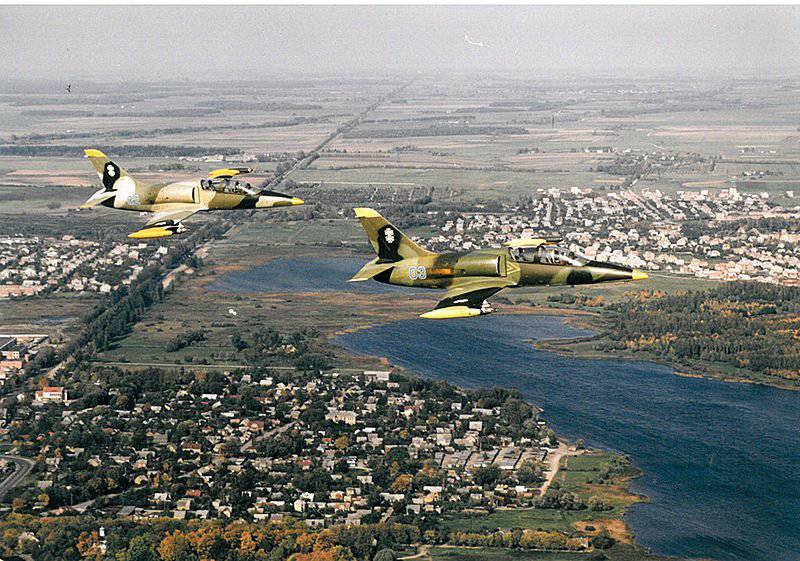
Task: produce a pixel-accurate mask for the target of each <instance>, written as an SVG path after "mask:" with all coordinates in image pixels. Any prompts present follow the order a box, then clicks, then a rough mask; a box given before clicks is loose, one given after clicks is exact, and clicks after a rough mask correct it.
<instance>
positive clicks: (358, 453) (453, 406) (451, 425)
mask: <svg viewBox="0 0 800 561" xmlns="http://www.w3.org/2000/svg"><path fill="white" fill-rule="evenodd" d="M255 376H256V374H244V375H237V376H236V379H234V378H233V376H232V375H229V374H227V373H226V381H225V383H223V384H220V385H219V386H218V389H214V390H211V389H209V387H208V386H207V385H201V384H196V383H191V384H188V385H187V384H185V383H183V384H176V385H175V386H174V387H173V388H172V389H170V390H167V391H160V392H157V394H142V396H143V397H140V398H138V399H136V400H128V399H125V398H124V396H122V394H121V393H120V390H118V389H116V388H113V387H111V388H109V389H108V395H109V398H110V399H111V402H112V405H105V404H104V405H98V406H94V407H85V408H81V406H80V400H78V401H77V403H74V404H73V406H71V407H67V406H66V405H65V404H64V399H65V398H66V391H65V390H64V388H42V389H41V390H39V393H41V395H39V394H38V393H37V396H36V400H38V401H41V400H45V399H47V400H49V401H48V403H49V404H50V407H57V408H59V409H60V417H58V418H59V421H58V427H54V428H57V429H58V431H59V433H60V434H62V435H63V440H65V441H67V442H71V441H77V440H78V439H77V438H73V437H71V436H70V434H71V433H75V434H85V433H86V431H89V430H91V429H92V427H96V426H102V427H103V429H102V432H103V433H104V435H105V438H108V439H110V440H112V441H113V442H114V444H113V445H104V446H94V447H93V446H90V445H88V444H87V445H84V446H74V445H73V446H63V445H60V446H57V445H50V444H46V443H43V447H42V450H41V454H40V456H41V457H42V458H43V460H44V466H45V470H44V471H43V472H42V473H40V474H39V475H38V481H35V482H33V484H34V485H36V486H38V487H39V488H40V489H42V490H44V491H52V490H53V489H54V488H56V487H58V486H63V485H66V484H69V482H68V481H67V480H66V479H65V478H64V477H63V474H64V473H69V474H70V477H77V478H80V479H81V480H83V481H86V480H87V479H88V480H92V478H94V477H95V476H97V477H99V475H100V474H102V475H103V477H102V479H103V480H106V479H108V478H112V479H113V477H115V476H114V475H113V474H116V476H117V477H122V478H123V481H119V482H118V483H117V484H116V486H115V488H114V491H113V493H112V492H110V490H109V493H108V494H109V495H113V496H114V501H112V502H113V503H114V504H115V506H113V507H107V506H104V507H101V506H99V504H100V503H98V504H97V505H95V503H94V500H96V499H97V498H98V497H97V496H94V497H92V500H89V501H86V502H83V503H82V504H79V505H78V506H76V507H75V508H79V509H80V510H91V509H94V508H97V509H100V510H103V511H104V513H105V514H116V515H117V516H133V517H139V518H149V517H152V518H155V517H163V516H171V517H174V518H177V519H187V518H188V519H211V518H227V517H239V516H242V517H245V518H250V519H253V520H265V519H266V520H278V519H282V518H284V517H295V518H301V519H303V520H305V521H306V523H307V524H309V525H312V526H326V525H330V524H335V523H348V524H360V523H366V522H376V521H380V520H384V519H387V518H388V517H389V516H391V515H392V514H393V513H394V514H403V515H409V516H415V515H425V514H426V513H431V514H436V513H441V512H443V511H444V510H448V505H449V508H455V507H454V505H458V508H467V507H469V508H479V509H480V508H488V507H495V506H502V505H520V504H530V503H531V501H532V500H533V499H534V498H535V497H537V496H538V495H539V490H540V486H541V484H542V481H541V479H538V480H535V481H533V480H531V478H530V477H528V478H525V479H524V481H525V482H524V483H523V482H521V481H520V480H519V479H518V478H517V477H516V474H517V473H518V471H519V470H520V469H521V468H522V467H523V466H525V468H526V469H527V470H528V471H529V472H530V471H531V470H532V469H534V467H535V466H538V467H536V469H539V470H540V469H541V462H543V461H544V459H545V456H546V455H547V453H548V450H549V447H550V446H552V444H554V443H555V441H551V437H552V432H551V431H550V430H549V429H548V428H547V427H546V426H545V423H544V421H542V420H539V419H538V415H537V414H538V411H537V410H535V409H534V408H533V407H532V406H530V405H528V404H524V403H523V402H519V405H518V406H517V407H516V408H515V409H514V411H515V413H513V414H510V415H509V414H507V413H506V412H505V409H504V408H503V407H502V406H491V407H489V406H484V407H480V406H478V403H479V402H478V403H476V402H475V400H474V399H473V398H472V397H470V395H469V394H467V393H464V392H461V391H460V390H455V389H453V390H452V391H451V392H449V394H448V396H447V397H441V396H440V395H439V393H438V392H437V391H434V389H433V384H432V383H431V386H430V387H427V386H420V385H419V384H411V383H409V381H408V380H407V379H405V378H403V377H398V376H396V375H394V374H390V373H389V372H383V371H380V372H376V371H366V372H363V373H358V374H343V373H338V372H330V373H317V372H315V373H313V375H312V374H310V373H309V374H305V373H303V374H301V373H300V372H296V373H293V374H291V375H288V374H287V375H282V376H281V377H280V378H279V377H277V376H276V377H261V378H260V379H255ZM418 387H419V389H415V388H418ZM426 388H427V389H426ZM120 397H122V399H119V398H120ZM123 403H124V404H125V405H124V407H123V406H121V405H122V404H123ZM520 407H522V408H523V409H520ZM520 411H522V412H520ZM25 415H28V419H27V420H25V421H24V422H26V423H30V424H31V426H33V423H34V422H35V419H37V418H41V417H42V416H43V415H45V410H43V409H42V408H41V407H31V408H19V409H18V410H17V417H18V418H19V417H24V416H25ZM50 415H52V412H51V414H50ZM515 415H516V416H515ZM13 424H14V421H13V420H12V421H11V425H13ZM87 469H88V470H89V472H88V473H81V470H87ZM487 473H489V475H487ZM481 474H482V475H481ZM126 489H127V490H126ZM59 492H60V493H61V495H62V496H63V494H64V491H63V490H60V491H59ZM101 495H102V493H101ZM75 504H77V501H76V503H75ZM73 506H74V505H73ZM40 508H41V509H42V510H45V508H44V506H43V505H40ZM68 510H70V509H68V508H64V507H60V508H57V509H52V508H51V510H50V512H51V513H52V514H59V513H61V512H66V511H68Z"/></svg>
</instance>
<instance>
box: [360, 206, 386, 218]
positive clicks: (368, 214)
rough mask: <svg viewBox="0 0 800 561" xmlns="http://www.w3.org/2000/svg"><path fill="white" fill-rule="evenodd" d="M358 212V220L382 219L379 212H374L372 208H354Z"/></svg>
mask: <svg viewBox="0 0 800 561" xmlns="http://www.w3.org/2000/svg"><path fill="white" fill-rule="evenodd" d="M353 210H354V211H355V212H356V218H380V216H381V215H380V214H378V211H376V210H372V209H371V208H354V209H353Z"/></svg>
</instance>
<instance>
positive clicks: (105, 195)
mask: <svg viewBox="0 0 800 561" xmlns="http://www.w3.org/2000/svg"><path fill="white" fill-rule="evenodd" d="M116 194H117V192H116V191H106V190H105V189H100V190H99V191H98V192H97V193H95V194H94V195H92V196H91V197H89V200H87V201H86V202H85V203H83V204H82V205H81V206H80V207H78V208H94V207H96V206H97V205H101V204H103V203H104V202H106V201H107V200H109V199H113V198H114V197H115V196H116Z"/></svg>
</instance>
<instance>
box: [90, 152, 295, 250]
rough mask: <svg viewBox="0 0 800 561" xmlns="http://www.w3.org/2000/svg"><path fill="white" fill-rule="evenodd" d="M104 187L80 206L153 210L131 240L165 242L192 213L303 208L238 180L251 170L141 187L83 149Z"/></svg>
mask: <svg viewBox="0 0 800 561" xmlns="http://www.w3.org/2000/svg"><path fill="white" fill-rule="evenodd" d="M85 152H86V157H88V158H89V160H90V161H91V162H92V165H93V166H94V169H95V170H97V175H99V176H100V180H101V181H102V182H103V188H102V189H100V190H99V191H97V192H96V193H95V194H94V195H92V196H91V197H90V198H89V200H88V201H86V202H85V203H84V204H83V205H81V207H80V208H92V207H95V206H98V205H99V206H105V207H108V208H116V209H121V210H134V211H137V212H152V213H153V216H152V218H150V220H148V221H147V223H145V226H144V228H142V229H141V230H138V231H136V232H133V233H132V234H129V235H128V237H130V238H163V237H165V236H171V235H173V234H180V233H182V232H185V231H186V228H185V226H183V224H182V222H183V221H184V220H185V219H187V218H189V217H190V216H191V215H193V214H194V213H196V212H200V211H209V210H234V209H253V208H274V207H281V206H296V205H301V204H303V200H302V199H298V198H297V197H291V196H289V195H283V194H281V193H276V192H275V191H264V190H261V189H258V188H253V187H252V186H251V185H250V184H249V183H247V182H246V181H241V180H240V179H239V178H238V176H240V175H243V174H246V173H252V171H253V170H252V169H251V168H247V167H238V168H223V169H218V170H214V171H212V172H211V173H209V174H208V177H206V178H205V179H200V180H197V179H195V180H191V181H178V182H176V183H169V184H168V185H145V184H144V183H141V182H140V181H137V180H136V179H134V178H133V177H131V176H130V175H128V172H126V171H125V170H124V169H122V168H121V167H119V166H118V165H117V164H115V163H114V162H112V161H111V160H110V159H109V158H108V157H107V156H106V155H105V154H103V153H102V152H101V151H100V150H94V149H89V150H85Z"/></svg>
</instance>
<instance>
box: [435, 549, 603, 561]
mask: <svg viewBox="0 0 800 561" xmlns="http://www.w3.org/2000/svg"><path fill="white" fill-rule="evenodd" d="M428 555H429V556H430V559H431V561H579V560H588V559H590V554H588V553H575V552H553V551H523V550H516V549H502V548H489V547H475V548H468V547H432V548H431V549H430V552H429V554H428Z"/></svg>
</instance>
